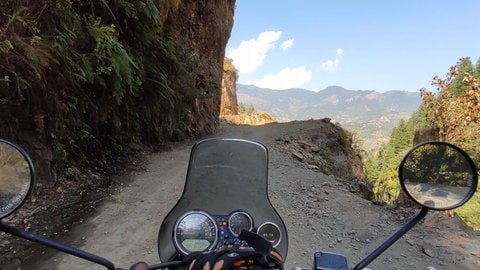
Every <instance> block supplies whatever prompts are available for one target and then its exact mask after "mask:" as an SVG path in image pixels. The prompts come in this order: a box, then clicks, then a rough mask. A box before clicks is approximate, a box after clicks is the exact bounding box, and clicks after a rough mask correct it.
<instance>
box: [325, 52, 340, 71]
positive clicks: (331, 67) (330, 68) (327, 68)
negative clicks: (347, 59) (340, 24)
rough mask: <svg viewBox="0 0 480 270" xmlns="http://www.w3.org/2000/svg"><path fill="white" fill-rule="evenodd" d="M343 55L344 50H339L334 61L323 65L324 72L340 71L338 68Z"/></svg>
mask: <svg viewBox="0 0 480 270" xmlns="http://www.w3.org/2000/svg"><path fill="white" fill-rule="evenodd" d="M342 54H343V49H342V48H338V49H337V54H336V55H335V59H334V60H328V61H325V62H323V63H322V68H323V70H325V71H327V72H335V71H337V69H338V66H339V65H340V58H341V57H342Z"/></svg>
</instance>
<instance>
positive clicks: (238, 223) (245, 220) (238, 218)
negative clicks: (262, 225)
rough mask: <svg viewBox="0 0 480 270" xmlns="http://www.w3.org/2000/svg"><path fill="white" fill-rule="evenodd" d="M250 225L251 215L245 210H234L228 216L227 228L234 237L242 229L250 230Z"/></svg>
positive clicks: (251, 225)
mask: <svg viewBox="0 0 480 270" xmlns="http://www.w3.org/2000/svg"><path fill="white" fill-rule="evenodd" d="M252 227H253V220H252V217H251V216H250V215H249V214H247V213H246V212H243V211H236V212H233V213H232V214H231V215H230V217H229V218H228V229H229V230H230V232H231V233H232V234H233V236H235V237H237V236H238V235H239V234H240V232H241V231H242V230H247V231H251V230H252Z"/></svg>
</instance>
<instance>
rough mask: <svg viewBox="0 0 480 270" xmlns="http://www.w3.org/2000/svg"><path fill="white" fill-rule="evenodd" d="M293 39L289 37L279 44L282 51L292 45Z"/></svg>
mask: <svg viewBox="0 0 480 270" xmlns="http://www.w3.org/2000/svg"><path fill="white" fill-rule="evenodd" d="M294 41H295V39H293V38H291V39H288V40H285V41H284V42H283V43H282V45H280V48H281V49H282V50H284V51H286V50H288V49H289V48H290V47H292V46H293V43H294Z"/></svg>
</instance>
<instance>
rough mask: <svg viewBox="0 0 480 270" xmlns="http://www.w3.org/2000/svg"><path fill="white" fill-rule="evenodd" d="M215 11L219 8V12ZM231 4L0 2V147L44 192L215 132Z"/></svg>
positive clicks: (152, 0)
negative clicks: (32, 172)
mask: <svg viewBox="0 0 480 270" xmlns="http://www.w3.org/2000/svg"><path fill="white" fill-rule="evenodd" d="M219 3H220V4H219ZM234 8H235V1H234V0H228V1H221V2H218V3H217V1H215V2H214V1H196V0H195V1H194V0H191V1H178V0H166V1H156V0H134V1H124V0H115V1H64V0H46V1H37V0H21V1H16V0H15V1H14V0H2V1H1V2H0V59H1V61H0V113H1V115H2V117H1V120H0V136H1V137H2V138H5V139H10V140H12V141H15V142H17V143H19V144H20V145H22V146H23V147H25V148H26V150H27V151H28V152H29V153H30V154H31V155H32V157H33V159H34V163H35V165H36V166H35V167H36V168H38V173H40V174H41V175H40V177H38V179H39V180H41V181H43V182H44V184H48V185H51V184H53V183H54V182H55V175H56V174H57V173H60V174H70V175H67V176H68V177H70V178H71V177H73V178H75V175H76V174H77V173H78V168H80V167H89V168H93V169H97V170H98V169H99V168H102V169H106V168H111V166H110V165H112V164H115V163H116V162H117V161H119V160H120V159H121V158H122V156H125V155H126V154H127V153H128V150H129V148H130V146H131V145H132V144H137V143H144V144H151V143H158V142H162V141H171V140H181V139H183V138H186V137H190V136H197V135H202V134H208V133H210V132H212V131H213V130H214V129H215V126H216V124H217V123H218V113H219V104H220V95H221V80H222V74H223V58H224V53H225V46H226V43H227V41H228V39H229V37H230V32H231V29H232V26H233V13H234Z"/></svg>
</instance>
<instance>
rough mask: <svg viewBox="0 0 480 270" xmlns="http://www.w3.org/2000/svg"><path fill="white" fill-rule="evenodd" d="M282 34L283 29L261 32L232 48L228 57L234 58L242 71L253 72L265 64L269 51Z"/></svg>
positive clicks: (236, 66) (236, 65)
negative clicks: (254, 37)
mask: <svg viewBox="0 0 480 270" xmlns="http://www.w3.org/2000/svg"><path fill="white" fill-rule="evenodd" d="M281 35H282V32H281V31H267V32H263V33H260V34H259V35H258V37H257V38H256V39H250V40H244V41H242V42H241V43H240V45H239V46H238V48H234V49H230V50H229V52H228V54H227V57H228V58H231V59H232V60H233V65H234V66H235V68H236V69H237V70H238V71H239V72H240V73H248V72H252V71H254V70H255V69H256V68H258V67H259V66H261V65H262V64H263V61H264V60H265V57H266V56H267V53H268V51H269V50H270V49H272V48H275V42H276V41H277V40H278V39H279V38H280V36H281Z"/></svg>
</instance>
